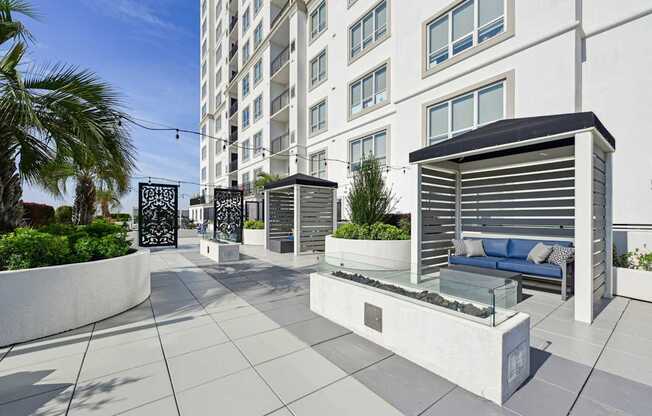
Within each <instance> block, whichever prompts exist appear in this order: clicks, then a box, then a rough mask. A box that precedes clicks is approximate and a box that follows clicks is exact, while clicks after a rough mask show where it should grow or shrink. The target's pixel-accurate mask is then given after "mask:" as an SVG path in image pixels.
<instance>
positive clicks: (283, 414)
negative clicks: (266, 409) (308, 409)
mask: <svg viewBox="0 0 652 416" xmlns="http://www.w3.org/2000/svg"><path fill="white" fill-rule="evenodd" d="M267 416H294V415H293V414H292V413H290V411H289V410H288V409H287V408H285V407H284V408H282V409H278V410H277V411H275V412H272V413H270V414H268V415H267Z"/></svg>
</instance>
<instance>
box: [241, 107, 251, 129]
mask: <svg viewBox="0 0 652 416" xmlns="http://www.w3.org/2000/svg"><path fill="white" fill-rule="evenodd" d="M247 127H249V106H247V107H245V109H244V110H242V128H243V129H246V128H247Z"/></svg>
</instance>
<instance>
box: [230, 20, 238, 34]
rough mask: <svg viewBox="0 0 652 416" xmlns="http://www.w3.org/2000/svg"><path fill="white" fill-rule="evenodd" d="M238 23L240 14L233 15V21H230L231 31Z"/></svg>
mask: <svg viewBox="0 0 652 416" xmlns="http://www.w3.org/2000/svg"><path fill="white" fill-rule="evenodd" d="M237 24H238V16H231V22H230V23H229V33H231V32H232V31H233V29H234V28H235V27H236V25H237Z"/></svg>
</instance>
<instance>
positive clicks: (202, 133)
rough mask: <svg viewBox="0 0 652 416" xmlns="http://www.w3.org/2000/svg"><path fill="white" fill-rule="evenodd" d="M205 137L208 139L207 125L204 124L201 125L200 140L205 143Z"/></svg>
mask: <svg viewBox="0 0 652 416" xmlns="http://www.w3.org/2000/svg"><path fill="white" fill-rule="evenodd" d="M205 139H206V125H205V124H204V125H203V126H201V140H200V142H202V143H203V142H204V140H205Z"/></svg>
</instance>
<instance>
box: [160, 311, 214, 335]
mask: <svg viewBox="0 0 652 416" xmlns="http://www.w3.org/2000/svg"><path fill="white" fill-rule="evenodd" d="M206 325H215V321H214V320H213V318H211V317H210V316H209V315H200V316H184V317H180V318H164V319H158V320H157V321H156V326H157V327H158V332H159V334H160V335H161V336H165V335H170V334H174V333H176V332H183V331H187V330H189V329H193V328H198V327H200V326H206Z"/></svg>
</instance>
